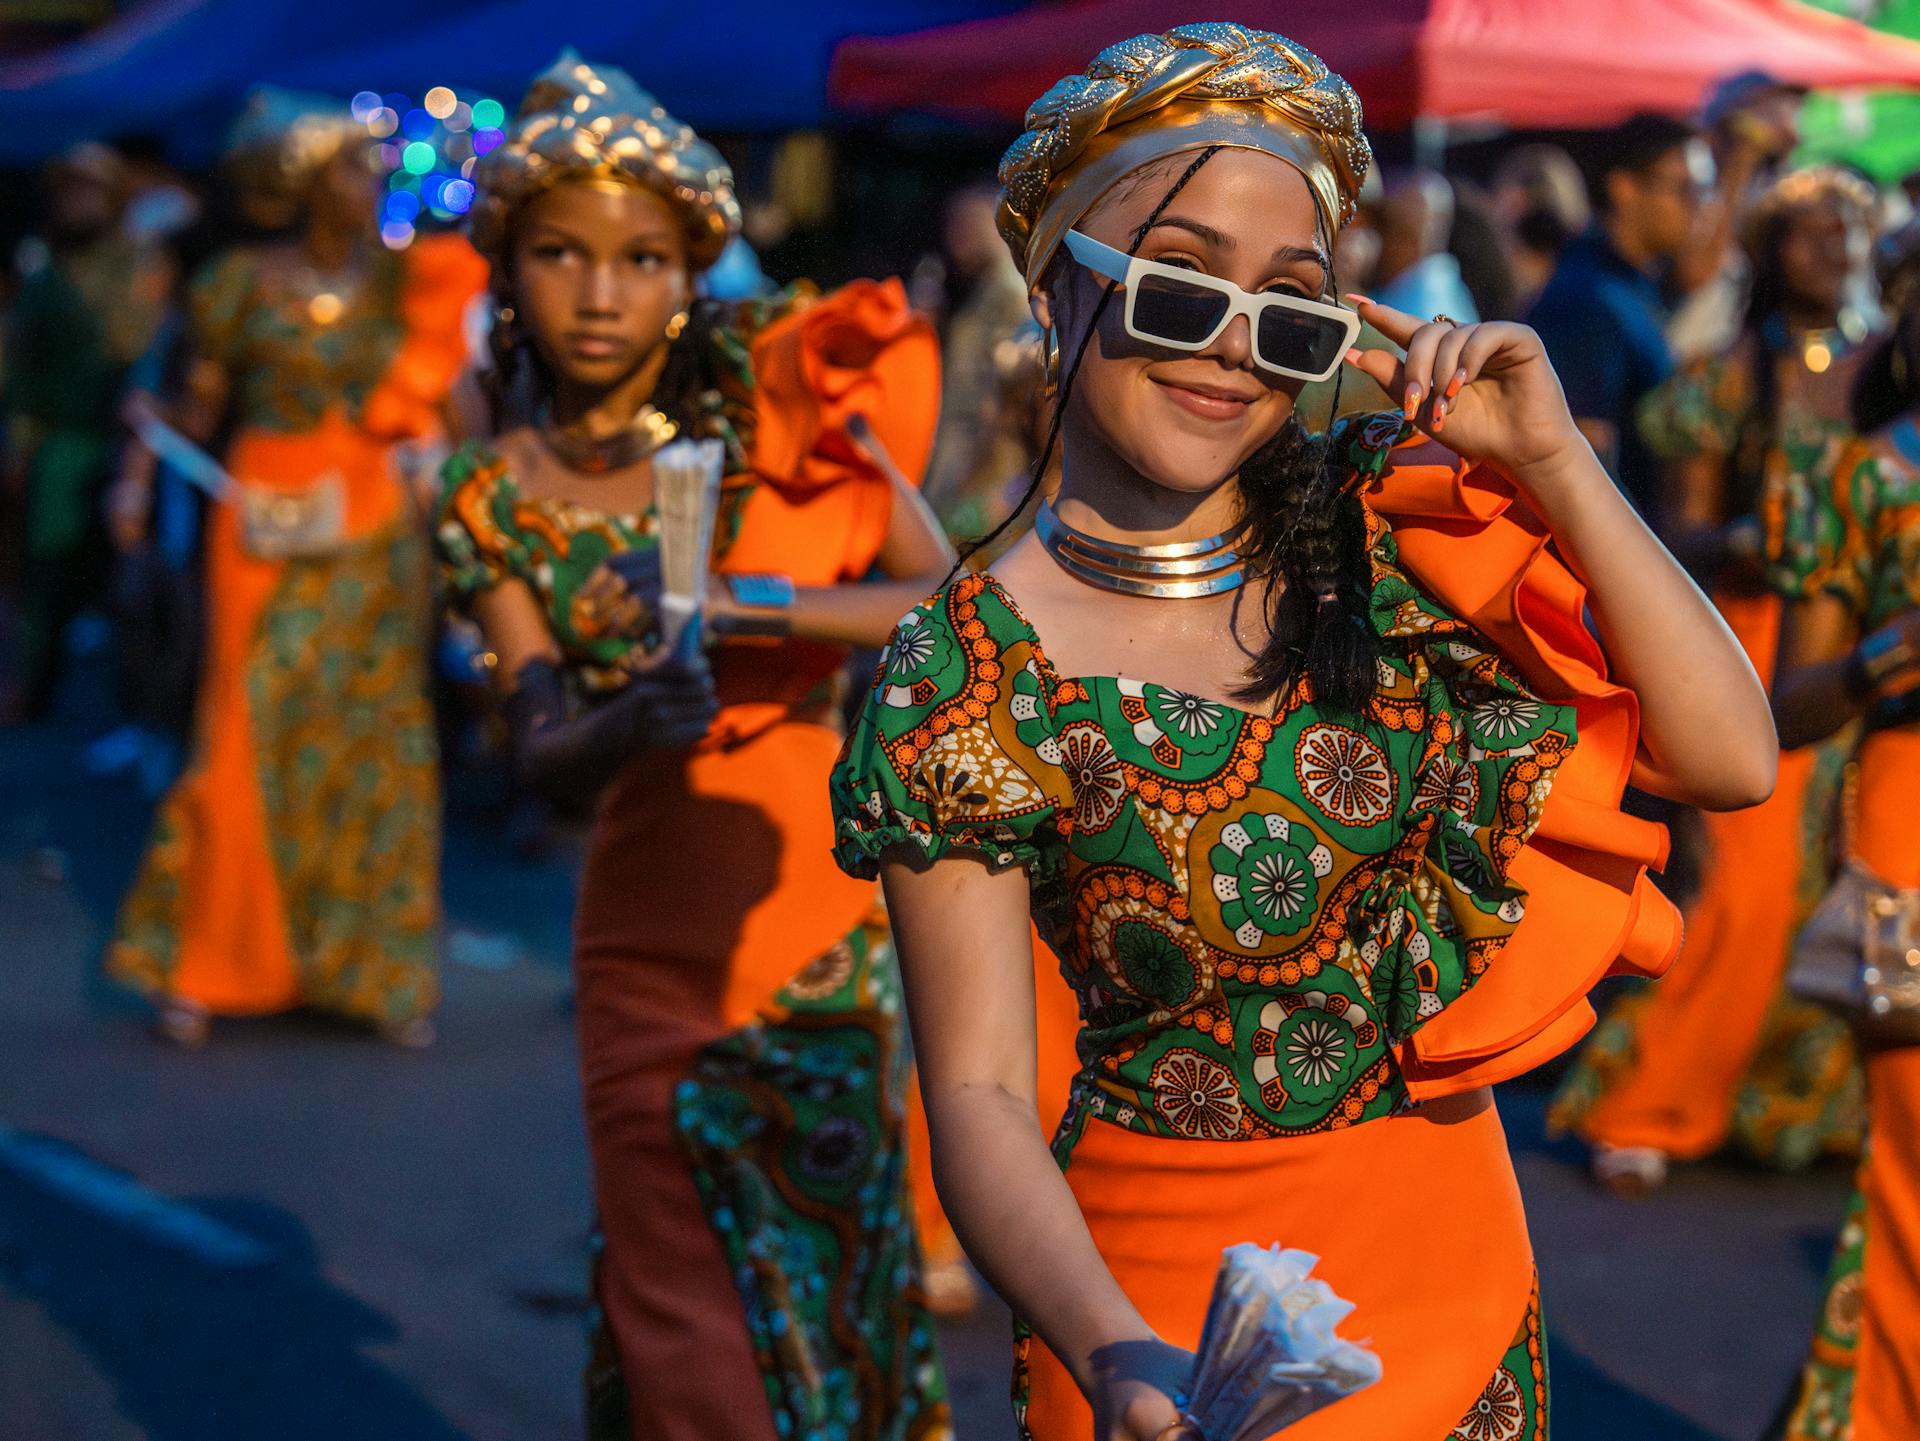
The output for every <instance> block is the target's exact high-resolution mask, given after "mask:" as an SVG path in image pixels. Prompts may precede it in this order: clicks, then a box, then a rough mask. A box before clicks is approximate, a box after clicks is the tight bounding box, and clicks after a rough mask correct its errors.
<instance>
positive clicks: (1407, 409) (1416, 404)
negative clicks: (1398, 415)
mask: <svg viewBox="0 0 1920 1441" xmlns="http://www.w3.org/2000/svg"><path fill="white" fill-rule="evenodd" d="M1419 408H1420V387H1419V386H1418V385H1409V386H1408V387H1407V394H1406V398H1405V399H1404V400H1403V401H1401V403H1400V409H1401V410H1402V412H1403V413H1404V414H1405V415H1406V417H1407V419H1408V420H1412V419H1413V413H1414V412H1415V411H1416V410H1418V409H1419Z"/></svg>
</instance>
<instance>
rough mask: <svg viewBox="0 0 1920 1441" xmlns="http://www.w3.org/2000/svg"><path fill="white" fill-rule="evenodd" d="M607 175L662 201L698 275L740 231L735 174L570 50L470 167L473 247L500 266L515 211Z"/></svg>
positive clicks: (640, 93)
mask: <svg viewBox="0 0 1920 1441" xmlns="http://www.w3.org/2000/svg"><path fill="white" fill-rule="evenodd" d="M595 178H600V179H607V180H612V181H615V182H618V183H623V184H632V185H638V186H641V187H643V188H645V189H647V190H651V191H652V192H654V193H655V194H656V195H659V196H661V197H662V198H663V199H665V200H666V201H667V203H668V204H670V205H671V206H673V208H674V209H675V210H676V211H677V212H678V213H679V214H680V216H681V217H682V219H683V220H684V222H685V226H686V232H687V246H688V251H687V253H688V258H689V259H690V260H691V262H692V264H693V267H694V269H696V270H704V269H706V267H707V266H709V265H711V264H713V262H714V261H715V260H717V259H719V258H720V252H721V251H722V250H723V249H725V248H726V244H727V242H728V241H729V240H731V239H732V238H733V237H734V236H735V235H737V234H738V233H739V231H740V202H739V200H738V199H737V198H736V197H735V195H734V190H733V172H732V171H731V170H730V169H728V168H727V163H726V162H725V161H724V160H722V159H721V158H720V153H719V152H718V151H717V150H715V149H714V148H713V147H712V146H711V145H708V144H707V143H706V142H705V141H704V140H702V139H701V138H700V137H699V136H698V135H696V134H694V133H693V130H692V129H691V128H690V127H688V126H686V125H683V124H681V123H680V122H679V121H678V120H676V119H674V118H673V116H671V115H669V114H668V113H667V111H666V107H665V106H663V105H661V103H660V102H659V101H658V100H655V99H654V98H653V96H651V95H649V94H648V93H647V92H646V91H644V90H642V89H641V88H640V87H639V86H638V85H636V84H635V83H634V81H633V77H632V76H630V75H628V74H627V73H626V71H624V70H617V69H614V68H613V67H612V66H598V65H590V64H588V63H587V62H586V61H584V60H582V59H581V58H580V57H579V56H578V55H575V54H574V53H573V52H571V51H568V52H567V53H565V54H563V55H562V56H561V57H560V58H559V59H558V60H557V61H555V62H554V63H553V65H552V66H551V67H550V68H549V69H548V70H547V71H546V72H545V73H544V74H542V75H541V76H540V77H539V78H538V79H536V80H535V81H534V82H533V85H532V88H530V89H529V90H528V91H527V95H526V98H525V99H524V100H522V101H521V102H520V109H519V112H518V113H517V114H516V115H515V116H514V120H513V124H512V125H511V126H509V127H508V129H507V135H506V139H505V140H503V141H502V142H501V143H500V144H499V145H498V146H496V147H495V148H494V149H492V150H490V151H488V152H487V154H486V155H484V156H483V157H481V159H480V162H479V163H478V164H477V165H476V166H475V167H474V173H473V181H474V186H475V189H476V191H477V195H476V198H475V200H474V205H473V243H474V245H475V247H477V248H478V249H479V251H480V253H481V254H483V255H485V256H486V257H487V258H488V259H489V260H492V261H495V262H498V261H499V260H500V259H501V258H502V257H503V256H504V254H505V251H506V247H507V229H508V223H509V221H510V219H511V217H512V215H513V213H514V211H516V210H518V209H519V208H520V206H522V205H523V204H525V203H526V202H527V201H528V200H530V199H532V198H533V197H534V196H535V195H538V194H539V193H540V192H541V191H543V190H545V189H546V188H547V187H548V186H550V185H554V184H557V183H559V182H561V181H563V180H570V179H572V180H580V179H595Z"/></svg>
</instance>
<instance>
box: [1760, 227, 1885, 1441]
mask: <svg viewBox="0 0 1920 1441" xmlns="http://www.w3.org/2000/svg"><path fill="white" fill-rule="evenodd" d="M1884 256H1885V263H1884V265H1883V278H1884V286H1885V295H1886V300H1887V303H1888V306H1889V307H1890V308H1891V309H1892V311H1893V313H1894V316H1895V328H1894V331H1893V333H1892V334H1891V335H1890V336H1889V337H1888V338H1887V339H1886V340H1884V341H1883V342H1882V343H1881V344H1880V345H1879V346H1878V347H1877V348H1876V349H1875V350H1874V351H1873V352H1872V354H1871V355H1870V356H1869V357H1868V358H1867V360H1866V361H1865V363H1864V365H1863V367H1862V369H1861V372H1860V379H1859V385H1858V388H1857V390H1856V392H1855V404H1854V424H1855V425H1856V426H1857V428H1858V429H1859V431H1860V434H1861V437H1862V438H1861V439H1859V440H1857V441H1855V442H1854V443H1853V444H1852V445H1850V446H1849V447H1847V449H1846V450H1845V451H1844V452H1843V453H1842V454H1841V455H1840V456H1839V457H1838V459H1837V460H1836V461H1835V462H1834V463H1833V464H1831V465H1830V466H1829V467H1828V468H1827V470H1826V473H1825V476H1824V477H1823V479H1824V480H1826V481H1827V482H1829V483H1828V484H1824V485H1822V486H1821V487H1820V489H1819V491H1818V492H1817V496H1816V499H1817V500H1818V501H1819V502H1820V503H1819V504H1817V505H1816V506H1814V507H1813V508H1812V509H1810V510H1809V512H1807V514H1806V515H1805V516H1804V517H1803V518H1802V523H1803V526H1804V532H1805V537H1806V542H1807V545H1808V549H1809V553H1810V555H1811V557H1812V564H1811V565H1810V566H1809V568H1808V570H1807V573H1806V574H1805V576H1804V577H1803V578H1802V580H1801V581H1800V583H1799V585H1798V587H1797V588H1796V590H1795V592H1794V598H1793V599H1792V601H1791V602H1790V604H1789V605H1788V608H1787V615H1786V622H1785V626H1784V629H1783V632H1782V635H1781V640H1780V668H1779V675H1778V678H1777V679H1776V681H1775V683H1774V699H1773V708H1774V715H1775V717H1776V718H1777V720H1778V723H1779V728H1780V741H1781V744H1783V745H1786V746H1807V745H1811V744H1813V743H1814V742H1816V741H1819V740H1821V739H1823V738H1824V737H1827V736H1830V735H1833V734H1834V733H1835V732H1836V731H1838V730H1839V729H1840V728H1841V727H1843V726H1846V725H1848V724H1850V723H1853V722H1855V721H1857V722H1858V723H1859V725H1860V728H1861V731H1862V738H1861V741H1860V745H1859V750H1858V752H1857V760H1856V763H1855V764H1856V767H1857V773H1856V775H1855V776H1854V777H1853V779H1852V782H1851V784H1850V785H1849V787H1848V790H1849V793H1850V795H1849V799H1848V801H1847V802H1846V805H1845V809H1846V812H1847V814H1846V818H1845V819H1846V823H1845V825H1844V826H1843V828H1842V829H1843V834H1845V835H1846V836H1847V837H1848V839H1849V846H1848V857H1847V858H1848V859H1850V860H1853V861H1857V862H1859V863H1860V864H1862V865H1864V866H1865V867H1866V868H1867V870H1869V871H1870V872H1872V874H1873V875H1874V876H1875V877H1877V881H1878V884H1879V886H1880V887H1882V888H1884V889H1888V890H1895V891H1898V890H1904V891H1906V892H1907V901H1906V906H1907V914H1908V916H1909V920H1910V921H1911V917H1912V916H1913V914H1914V910H1915V908H1916V907H1920V897H1916V894H1915V888H1920V831H1917V830H1916V829H1915V825H1914V817H1915V815H1916V814H1920V222H1917V223H1910V224H1909V225H1908V226H1907V227H1906V228H1905V229H1904V230H1903V231H1901V232H1900V233H1899V234H1898V235H1896V236H1894V237H1893V238H1892V239H1891V240H1890V241H1889V242H1888V244H1887V246H1886V248H1885V251H1884ZM1905 945H1907V946H1909V947H1911V946H1915V945H1920V935H1914V934H1911V933H1910V934H1909V936H1908V938H1907V940H1906V941H1905ZM1907 955H1908V956H1911V955H1912V952H1911V951H1910V950H1909V951H1908V952H1907ZM1888 959H1889V960H1890V962H1891V963H1892V964H1894V965H1899V964H1901V963H1902V961H1903V959H1904V958H1903V957H1901V956H1900V955H1899V953H1898V952H1897V951H1896V952H1895V954H1894V955H1892V956H1890V957H1889V958H1888ZM1905 963H1906V964H1907V965H1908V966H1911V965H1912V962H1911V961H1910V960H1908V961H1906V962H1905ZM1866 1072H1867V1150H1866V1157H1865V1160H1864V1161H1863V1163H1862V1165H1861V1168H1860V1190H1859V1193H1858V1195H1857V1196H1856V1197H1855V1199H1854V1201H1853V1204H1852V1205H1851V1206H1850V1207H1849V1210H1848V1214H1847V1219H1846V1222H1845V1224H1844V1225H1843V1227H1842V1229H1841V1232H1840V1241H1839V1246H1838V1248H1837V1250H1836V1253H1835V1256H1834V1261H1833V1267H1832V1270H1831V1272H1830V1274H1829V1277H1828V1288H1827V1297H1826V1303H1825V1305H1824V1306H1823V1307H1822V1309H1821V1314H1820V1319H1819V1323H1818V1325H1817V1327H1816V1330H1815V1334H1814V1341H1813V1348H1812V1354H1811V1356H1810V1357H1809V1359H1808V1362H1807V1366H1806V1370H1805V1372H1804V1374H1803V1378H1802V1383H1801V1390H1800V1395H1799V1398H1798V1400H1797V1402H1796V1404H1795V1406H1794V1409H1793V1414H1792V1417H1791V1420H1790V1422H1789V1424H1788V1428H1787V1441H1837V1438H1845V1441H1909V1438H1911V1437H1914V1436H1920V1045H1903V1046H1901V1045H1885V1044H1881V1045H1874V1046H1868V1047H1867V1048H1866Z"/></svg>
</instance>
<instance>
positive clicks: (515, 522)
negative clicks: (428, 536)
mask: <svg viewBox="0 0 1920 1441" xmlns="http://www.w3.org/2000/svg"><path fill="white" fill-rule="evenodd" d="M441 478H442V481H443V483H444V485H445V488H446V489H445V499H444V500H443V502H442V504H441V518H440V526H439V529H438V531H437V532H436V534H435V537H434V539H435V542H436V544H437V546H438V548H439V552H440V573H441V575H442V576H443V577H444V578H445V580H446V582H447V585H448V588H449V589H450V590H451V591H452V593H453V597H454V599H455V600H456V601H457V602H461V603H464V602H466V601H469V600H471V599H472V598H473V597H474V596H475V595H477V594H478V593H479V592H481V591H483V590H487V589H489V588H490V587H492V586H496V585H498V584H500V583H501V582H502V581H504V580H509V579H517V580H521V581H524V582H525V583H526V585H527V587H528V588H529V589H530V590H532V591H533V593H534V595H535V597H536V598H537V599H538V600H539V602H540V607H541V609H542V610H544V611H545V612H546V615H547V623H548V625H549V626H550V627H551V628H552V630H553V636H554V639H555V640H556V641H558V642H559V644H560V649H561V651H562V653H563V654H564V655H565V656H566V658H567V661H568V662H569V668H570V669H571V671H572V672H573V673H574V674H576V675H578V676H579V678H580V684H581V686H582V688H583V689H585V690H586V691H588V692H589V693H597V692H605V691H609V690H615V689H618V688H619V687H620V686H621V685H623V684H625V683H626V681H627V680H628V679H629V678H630V676H631V675H632V672H633V668H634V667H636V666H638V665H640V664H642V663H643V661H644V660H645V657H646V654H647V649H648V647H649V646H650V645H652V644H654V643H655V641H654V639H653V638H652V637H650V636H646V635H642V636H639V637H636V636H634V635H633V634H632V633H631V632H625V631H621V630H618V629H616V628H614V627H612V626H610V625H609V624H607V622H606V620H605V618H604V617H603V616H602V615H601V613H600V612H599V611H597V610H596V609H595V608H594V607H593V606H591V605H590V604H588V602H587V599H586V597H585V596H583V595H582V594H581V588H582V587H583V586H584V585H585V584H586V581H587V577H588V576H590V575H592V574H593V573H594V571H596V570H598V569H599V568H600V567H601V565H603V564H604V563H605V562H606V561H607V559H608V557H610V556H613V555H617V554H619V553H620V552H622V551H627V550H636V549H642V548H645V547H648V546H657V545H659V543H660V535H659V520H658V517H657V516H656V515H655V514H654V512H653V510H652V509H651V508H648V509H647V510H646V511H645V512H643V513H641V514H638V515H609V514H607V513H605V512H603V511H600V510H596V509H594V508H592V507H590V506H584V505H575V504H572V503H570V502H567V501H561V500H551V499H548V498H546V497H544V496H535V495H528V494H527V493H526V492H525V491H523V490H521V489H520V485H519V483H518V482H517V481H516V480H515V479H514V478H513V472H512V471H511V470H510V469H508V466H507V463H506V461H505V460H504V459H503V458H502V457H501V456H500V455H498V454H497V453H496V452H494V451H493V450H491V449H489V448H488V447H486V446H485V445H482V444H480V443H478V442H473V443H469V444H468V445H466V446H464V447H462V448H461V449H460V450H458V451H456V452H454V454H453V455H452V456H451V457H450V458H449V459H448V460H447V463H446V465H445V467H444V468H443V470H442V473H441ZM649 629H650V627H649Z"/></svg>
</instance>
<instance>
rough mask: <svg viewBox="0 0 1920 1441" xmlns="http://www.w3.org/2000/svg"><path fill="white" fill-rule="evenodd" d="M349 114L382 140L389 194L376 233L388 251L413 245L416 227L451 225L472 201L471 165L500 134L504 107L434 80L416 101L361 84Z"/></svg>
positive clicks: (501, 136) (504, 119)
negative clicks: (464, 97)
mask: <svg viewBox="0 0 1920 1441" xmlns="http://www.w3.org/2000/svg"><path fill="white" fill-rule="evenodd" d="M353 118H354V119H355V120H357V121H359V122H360V123H361V124H362V125H364V126H366V127H367V133H368V134H369V135H371V136H372V137H373V138H374V139H375V140H376V141H378V142H379V145H380V161H381V164H382V165H383V166H384V167H385V169H386V171H387V193H386V195H385V196H384V197H383V198H382V199H381V202H380V239H381V240H382V242H384V243H385V244H386V245H387V247H388V248H389V249H392V250H404V249H406V247H407V246H409V245H411V244H413V240H414V236H416V235H417V234H418V233H419V231H420V228H421V226H422V225H424V224H429V223H433V222H438V223H439V224H443V225H446V224H452V223H454V222H455V221H458V220H459V219H460V217H462V216H463V215H465V214H466V213H467V211H468V210H470V209H471V208H472V206H473V165H474V161H476V160H477V159H479V157H480V156H482V155H485V154H486V153H487V152H488V151H489V150H491V149H493V147H494V146H496V145H498V144H499V143H500V142H501V140H503V139H504V138H505V136H504V135H503V134H502V132H501V127H502V126H503V125H505V124H506V120H507V112H506V107H505V106H503V105H502V104H501V103H500V102H499V101H498V100H494V99H491V98H489V97H486V96H477V97H475V98H474V99H473V100H471V101H468V100H462V99H461V98H460V96H459V95H458V94H457V93H455V91H454V90H453V89H452V87H450V86H446V85H436V86H434V87H433V89H431V90H429V91H428V92H427V93H426V94H425V95H424V96H422V97H421V98H420V101H419V103H417V104H416V103H415V102H414V100H413V99H412V97H410V96H407V95H401V94H398V93H395V94H389V95H381V94H378V93H376V92H375V91H372V90H362V91H361V92H360V93H359V94H358V95H356V96H354V97H353Z"/></svg>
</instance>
